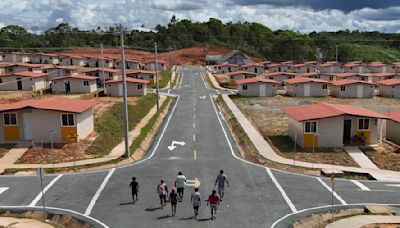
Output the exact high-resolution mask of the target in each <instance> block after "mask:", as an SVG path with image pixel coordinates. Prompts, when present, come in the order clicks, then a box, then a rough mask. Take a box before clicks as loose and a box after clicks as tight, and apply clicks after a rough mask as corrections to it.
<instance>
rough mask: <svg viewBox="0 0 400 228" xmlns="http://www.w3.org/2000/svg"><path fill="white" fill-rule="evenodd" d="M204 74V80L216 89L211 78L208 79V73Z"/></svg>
mask: <svg viewBox="0 0 400 228" xmlns="http://www.w3.org/2000/svg"><path fill="white" fill-rule="evenodd" d="M204 76H205V78H206V82H207V84H208V87H210V88H211V89H217V88H216V87H215V86H214V84H213V83H212V82H211V79H210V77H209V76H208V74H207V73H206V74H205V75H204Z"/></svg>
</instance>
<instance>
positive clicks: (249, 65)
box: [240, 63, 263, 67]
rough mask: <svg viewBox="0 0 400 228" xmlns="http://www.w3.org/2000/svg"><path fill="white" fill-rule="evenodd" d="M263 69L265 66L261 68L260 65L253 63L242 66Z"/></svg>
mask: <svg viewBox="0 0 400 228" xmlns="http://www.w3.org/2000/svg"><path fill="white" fill-rule="evenodd" d="M253 66H254V67H263V66H261V65H259V64H257V63H251V64H244V65H241V66H240V67H253Z"/></svg>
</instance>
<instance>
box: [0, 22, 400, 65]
mask: <svg viewBox="0 0 400 228" xmlns="http://www.w3.org/2000/svg"><path fill="white" fill-rule="evenodd" d="M120 28H121V26H120V25H115V26H114V27H107V28H100V27H98V28H94V29H92V30H80V29H78V28H75V27H73V26H71V25H69V24H68V23H61V24H59V25H58V26H56V27H53V28H50V29H48V30H46V31H44V32H41V33H39V34H35V33H30V32H28V30H27V29H25V28H22V27H20V26H16V25H8V26H6V27H3V28H2V29H1V30H0V49H1V51H29V52H36V51H38V52H54V51H61V50H65V49H75V48H88V47H96V48H98V47H99V45H100V44H103V46H105V47H118V45H119V43H120V39H119V35H118V34H119V31H120ZM125 31H126V32H125V34H126V36H125V46H126V47H127V48H132V49H137V50H144V51H153V45H154V42H157V44H158V46H159V50H160V51H168V50H169V49H171V48H176V49H180V48H187V47H193V46H204V47H206V46H207V45H217V46H222V47H227V48H231V49H238V50H241V51H244V52H245V53H247V54H250V55H253V56H255V57H259V58H262V59H266V60H270V61H274V62H278V61H284V60H293V61H295V62H303V61H305V60H319V61H327V60H335V59H336V53H337V57H338V61H340V62H346V61H352V60H360V61H383V62H387V63H390V62H394V61H398V60H400V34H398V33H380V32H365V31H349V30H343V31H337V32H311V33H308V34H304V33H300V32H296V31H291V30H276V31H273V30H271V29H270V28H268V27H267V26H264V25H262V24H259V23H250V22H235V23H233V22H228V23H223V22H222V21H220V20H218V19H215V18H210V19H209V20H208V21H207V22H192V21H190V20H187V19H181V20H180V19H178V18H176V17H175V16H173V17H172V18H171V20H170V22H169V23H168V24H167V25H165V26H162V25H157V26H156V27H155V30H154V31H138V30H128V29H126V28H125Z"/></svg>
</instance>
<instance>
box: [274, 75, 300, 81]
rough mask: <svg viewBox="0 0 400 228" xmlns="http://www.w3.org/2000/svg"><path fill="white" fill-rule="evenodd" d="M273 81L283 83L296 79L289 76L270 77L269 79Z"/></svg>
mask: <svg viewBox="0 0 400 228" xmlns="http://www.w3.org/2000/svg"><path fill="white" fill-rule="evenodd" d="M268 78H269V79H271V80H275V81H278V82H283V81H285V80H288V79H291V78H295V76H289V75H275V76H270V77H268Z"/></svg>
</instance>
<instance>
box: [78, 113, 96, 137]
mask: <svg viewBox="0 0 400 228" xmlns="http://www.w3.org/2000/svg"><path fill="white" fill-rule="evenodd" d="M75 118H76V123H77V133H78V139H79V140H81V139H85V138H86V137H87V136H88V135H89V134H90V133H92V132H93V130H94V117H93V108H91V109H88V110H86V111H85V112H83V113H78V114H76V115H75Z"/></svg>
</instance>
